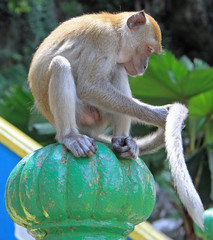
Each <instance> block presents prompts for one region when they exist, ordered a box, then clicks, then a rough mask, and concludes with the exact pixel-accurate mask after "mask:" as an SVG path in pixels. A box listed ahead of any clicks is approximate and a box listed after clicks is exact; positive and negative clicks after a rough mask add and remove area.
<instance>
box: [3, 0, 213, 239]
mask: <svg viewBox="0 0 213 240" xmlns="http://www.w3.org/2000/svg"><path fill="white" fill-rule="evenodd" d="M141 9H145V11H146V12H147V13H149V14H151V15H152V16H153V17H154V18H155V19H156V20H157V21H158V23H159V25H160V27H161V30H162V34H163V47H164V49H167V50H166V51H165V53H164V54H163V55H162V56H161V57H157V56H152V57H151V59H150V63H149V68H148V70H147V71H146V73H145V75H144V76H143V77H137V78H134V79H130V84H131V88H132V91H133V95H134V96H135V97H137V98H139V99H141V100H142V101H145V102H147V103H150V104H157V105H161V104H165V103H172V102H175V101H179V102H182V103H184V104H186V105H187V107H188V108H189V117H188V120H187V122H186V127H185V129H184V131H183V142H184V151H185V155H186V161H187V164H188V168H189V170H190V173H191V176H192V179H193V181H194V183H195V186H196V188H197V189H198V191H199V194H200V195H201V198H202V201H203V203H204V205H205V208H208V207H210V206H212V203H213V202H212V200H213V117H212V116H213V68H212V67H211V66H212V65H213V44H212V39H213V2H212V0H203V1H202V0H150V1H148V0H133V1H127V0H112V1H107V0H90V1H88V0H87V1H85V0H50V1H46V0H1V1H0V36H1V38H0V115H1V116H2V117H4V118H5V119H7V120H8V121H9V122H11V123H13V124H14V125H15V126H17V127H18V128H20V129H21V130H22V131H24V132H25V133H27V134H28V135H30V136H31V137H33V138H34V139H35V140H37V141H38V142H40V143H41V144H43V145H46V144H49V143H52V142H53V141H54V135H55V132H54V129H53V128H52V126H51V125H50V124H49V123H48V122H47V121H46V120H45V119H44V118H43V117H41V116H40V115H39V114H38V113H37V112H36V110H35V109H33V98H32V95H31V93H30V91H29V88H28V85H27V74H28V69H29V65H30V61H31V59H32V55H33V53H34V52H35V50H36V48H37V47H38V46H39V44H40V43H41V41H42V40H43V39H44V38H45V37H46V36H47V35H48V34H49V33H50V31H52V30H53V29H54V28H55V27H56V26H57V25H58V24H59V23H60V22H62V21H64V20H66V19H69V18H70V17H75V16H78V15H81V14H83V13H92V12H98V11H109V12H118V11H133V10H141ZM153 130H154V128H150V127H144V126H141V125H138V124H136V125H133V127H132V131H131V133H132V135H133V136H143V135H145V134H147V133H149V132H151V131H153ZM143 159H144V160H145V161H146V163H147V165H148V166H149V167H150V169H151V171H152V172H153V174H154V176H155V179H156V180H157V182H158V184H159V186H160V188H161V189H163V191H165V192H166V194H167V195H168V196H169V197H170V200H168V201H170V203H171V204H172V206H173V208H174V209H176V210H175V211H172V213H173V215H172V216H171V214H170V215H169V216H170V217H171V218H173V219H180V217H181V218H182V219H183V220H182V222H181V226H184V228H185V231H184V233H182V235H181V234H180V235H178V236H177V238H176V239H178V240H180V239H184V238H186V239H196V237H195V235H194V232H193V229H192V221H191V219H190V218H189V217H188V215H187V213H186V211H185V210H184V209H183V207H182V205H181V203H180V202H179V201H178V198H177V196H176V194H175V191H174V189H173V186H172V184H171V179H170V173H169V168H168V165H167V161H165V159H166V154H165V152H164V150H161V151H159V152H158V153H156V154H152V155H147V156H143ZM164 201H165V200H164ZM164 205H166V204H164ZM163 207H165V206H163ZM162 211H163V210H162ZM162 216H163V217H168V214H167V215H166V214H164V215H162V212H160V210H159V214H155V218H153V219H152V221H155V220H156V219H158V218H159V219H160V218H162ZM180 228H181V227H180ZM176 232H177V233H178V229H176ZM173 237H174V236H173ZM174 238H175V237H174Z"/></svg>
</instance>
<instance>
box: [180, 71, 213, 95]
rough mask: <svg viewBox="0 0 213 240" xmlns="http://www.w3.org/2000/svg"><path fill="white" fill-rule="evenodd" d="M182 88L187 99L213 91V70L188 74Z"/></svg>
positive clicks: (182, 82)
mask: <svg viewBox="0 0 213 240" xmlns="http://www.w3.org/2000/svg"><path fill="white" fill-rule="evenodd" d="M180 86H181V89H182V93H181V94H182V96H183V97H185V98H190V97H193V96H195V95H198V94H200V93H203V92H206V91H209V90H210V89H213V68H209V69H206V70H195V71H192V72H188V73H187V74H186V75H184V76H183V77H182V79H181V81H180Z"/></svg>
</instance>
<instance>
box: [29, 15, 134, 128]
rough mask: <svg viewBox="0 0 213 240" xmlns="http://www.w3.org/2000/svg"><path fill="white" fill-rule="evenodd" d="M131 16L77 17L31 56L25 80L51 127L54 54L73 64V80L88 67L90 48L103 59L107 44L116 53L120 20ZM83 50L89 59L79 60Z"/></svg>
mask: <svg viewBox="0 0 213 240" xmlns="http://www.w3.org/2000/svg"><path fill="white" fill-rule="evenodd" d="M130 14H131V13H120V14H109V13H100V14H91V15H84V16H81V17H76V18H73V19H70V20H68V21H66V22H64V23H62V24H61V25H59V26H58V27H57V28H56V29H55V30H53V31H52V32H51V33H50V35H49V36H48V37H47V38H46V39H44V41H43V42H42V43H41V45H40V46H39V48H38V50H37V51H36V53H35V54H34V56H33V60H32V62H31V66H30V70H29V74H28V81H29V85H30V88H31V91H32V94H33V96H34V98H35V105H36V107H37V108H38V110H39V111H40V112H41V113H42V114H43V115H44V116H45V117H46V118H47V119H48V121H50V122H51V123H52V124H53V116H52V114H51V111H50V107H49V99H48V86H49V80H50V74H51V73H50V71H49V65H50V62H51V60H52V59H53V58H54V57H55V56H57V55H61V56H65V57H66V58H67V59H68V60H69V61H70V62H71V63H72V72H73V75H74V78H75V80H76V78H77V76H78V75H79V73H80V71H81V68H83V65H84V64H86V65H88V58H89V57H91V55H92V54H93V52H92V49H93V50H94V51H96V50H97V51H98V52H99V53H98V54H99V55H103V56H104V55H106V54H108V53H106V49H108V47H107V46H109V45H110V46H111V48H113V49H112V52H114V51H117V48H118V47H117V44H118V42H119V34H120V33H119V28H120V27H121V19H123V17H124V15H130ZM106 45H107V46H106ZM85 49H86V50H87V55H88V56H85V57H84V61H82V58H80V55H81V52H82V51H83V50H84V52H85V51H86V50H85ZM79 59H80V60H81V61H80V60H79ZM78 60H79V61H80V62H79V61H78ZM94 64H95V63H94ZM75 66H76V67H75Z"/></svg>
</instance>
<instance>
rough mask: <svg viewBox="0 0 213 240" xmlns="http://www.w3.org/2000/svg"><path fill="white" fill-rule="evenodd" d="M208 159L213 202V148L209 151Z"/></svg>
mask: <svg viewBox="0 0 213 240" xmlns="http://www.w3.org/2000/svg"><path fill="white" fill-rule="evenodd" d="M207 150H208V159H209V170H210V174H211V193H210V198H211V200H213V147H209V148H208V149H207Z"/></svg>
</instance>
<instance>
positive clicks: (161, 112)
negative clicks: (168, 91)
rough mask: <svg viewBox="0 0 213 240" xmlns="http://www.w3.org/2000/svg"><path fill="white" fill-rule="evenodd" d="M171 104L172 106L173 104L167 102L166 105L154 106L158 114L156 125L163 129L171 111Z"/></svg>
mask: <svg viewBox="0 0 213 240" xmlns="http://www.w3.org/2000/svg"><path fill="white" fill-rule="evenodd" d="M171 106H172V104H167V105H164V106H157V107H154V109H155V112H156V114H157V117H156V121H157V122H156V126H159V127H161V128H163V129H165V124H166V118H167V115H168V113H169V109H170V107H171Z"/></svg>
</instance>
